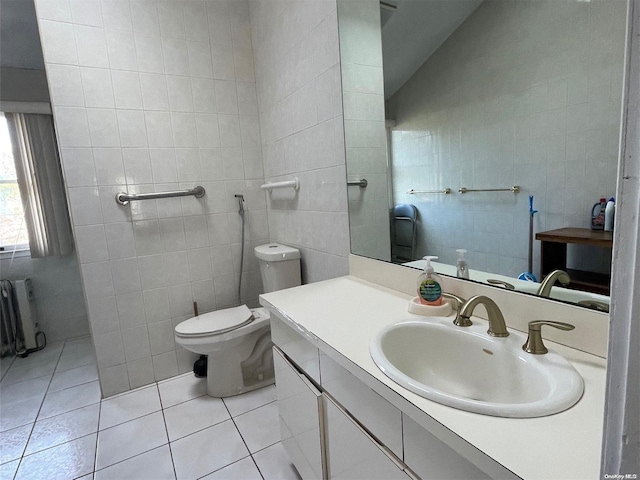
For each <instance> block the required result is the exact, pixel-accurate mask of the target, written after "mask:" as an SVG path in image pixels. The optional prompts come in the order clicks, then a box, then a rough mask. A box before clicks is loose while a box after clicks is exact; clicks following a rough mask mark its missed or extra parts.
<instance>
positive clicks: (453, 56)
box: [390, 0, 626, 276]
mask: <svg viewBox="0 0 640 480" xmlns="http://www.w3.org/2000/svg"><path fill="white" fill-rule="evenodd" d="M625 12H626V2H625V1H623V0H594V1H592V2H537V1H533V2H510V1H502V0H495V1H494V0H492V1H486V2H484V3H483V4H482V5H481V6H480V7H479V8H478V9H477V10H476V11H475V12H474V13H473V14H472V15H471V16H470V17H469V18H468V19H467V20H466V21H465V22H464V23H463V24H462V25H461V26H460V28H459V29H458V30H456V32H454V33H453V34H452V35H451V36H450V37H449V38H448V39H447V41H446V42H445V43H444V44H443V45H442V46H441V47H440V49H439V50H437V51H436V52H435V53H434V55H433V56H432V57H431V58H430V59H429V60H428V61H427V62H425V64H423V65H422V67H421V68H420V69H419V70H418V71H417V72H416V73H415V74H414V75H413V77H411V79H409V80H408V81H407V83H406V84H405V85H404V86H403V87H402V88H401V89H400V90H399V91H398V92H397V93H396V94H395V95H394V96H393V97H392V98H391V100H390V113H391V117H392V118H394V119H395V120H396V127H395V128H394V129H393V134H392V138H393V140H392V145H393V179H394V201H395V202H396V203H414V204H416V206H418V207H419V209H420V211H421V230H420V233H419V249H418V250H419V251H418V253H419V255H426V254H433V255H439V256H440V259H441V261H445V262H446V263H454V262H455V261H456V258H457V255H456V253H455V249H457V248H466V249H468V250H470V252H469V263H470V265H471V268H476V269H479V270H486V271H491V272H497V273H501V274H503V275H509V276H514V275H516V276H517V275H518V274H519V273H521V272H523V271H525V270H526V269H527V251H528V231H529V214H528V196H529V195H534V197H535V205H534V207H535V208H536V209H537V210H538V211H539V213H538V214H537V215H536V216H535V225H534V228H535V231H543V230H549V229H555V228H560V227H569V226H572V227H583V228H588V227H589V225H590V223H589V222H590V212H591V208H592V206H593V204H594V203H595V202H597V201H598V199H599V197H600V196H606V197H611V196H613V195H615V189H616V165H617V155H618V142H619V129H620V111H621V96H622V72H623V69H622V62H623V53H624V47H623V45H624V37H625ZM512 185H520V187H521V192H520V194H518V195H517V196H516V195H511V194H505V193H496V194H484V195H483V197H482V198H480V197H479V196H478V195H475V196H474V197H472V198H471V197H470V196H469V195H465V196H462V195H457V194H454V195H447V196H444V195H432V196H428V197H427V196H425V197H418V196H407V195H404V194H403V192H406V191H407V190H409V189H410V188H415V189H424V190H435V189H441V188H445V187H450V188H452V189H457V188H459V187H461V186H465V187H467V188H504V187H510V186H512ZM600 250H601V249H600ZM539 251H540V248H539V244H538V242H536V244H535V245H534V253H535V257H534V266H535V267H536V269H537V266H538V264H539V259H538V255H539ZM569 262H570V265H571V262H573V265H572V266H574V267H576V268H585V269H588V270H593V269H597V270H604V271H608V269H609V268H610V262H611V258H610V256H609V257H605V256H604V254H603V253H602V252H600V251H598V252H591V251H589V252H584V251H583V252H581V253H580V255H578V257H577V258H574V259H571V251H570V259H569Z"/></svg>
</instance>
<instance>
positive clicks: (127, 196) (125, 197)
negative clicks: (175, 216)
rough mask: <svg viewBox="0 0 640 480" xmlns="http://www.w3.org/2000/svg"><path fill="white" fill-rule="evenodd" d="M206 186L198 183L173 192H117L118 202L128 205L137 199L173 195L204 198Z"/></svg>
mask: <svg viewBox="0 0 640 480" xmlns="http://www.w3.org/2000/svg"><path fill="white" fill-rule="evenodd" d="M205 193H206V192H205V190H204V187H202V186H200V185H198V186H197V187H194V188H192V189H191V190H175V191H171V192H157V193H124V192H118V193H116V202H118V203H119V204H120V205H127V204H128V203H129V202H134V201H137V200H153V199H157V198H171V197H188V196H191V195H193V196H194V197H196V198H202V197H204V194H205Z"/></svg>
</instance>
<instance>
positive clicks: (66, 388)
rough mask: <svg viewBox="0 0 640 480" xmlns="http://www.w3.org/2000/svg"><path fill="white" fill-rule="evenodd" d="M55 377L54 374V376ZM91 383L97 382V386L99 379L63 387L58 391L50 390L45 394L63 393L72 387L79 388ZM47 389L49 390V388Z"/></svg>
mask: <svg viewBox="0 0 640 480" xmlns="http://www.w3.org/2000/svg"><path fill="white" fill-rule="evenodd" d="M54 376H55V374H54ZM52 380H53V379H52ZM91 382H98V384H99V383H100V380H99V379H97V378H96V379H94V380H88V381H86V382H82V383H78V384H77V385H71V386H70V387H65V388H61V389H60V390H52V391H49V390H48V389H47V393H58V392H64V391H65V390H69V389H70V388H74V387H79V386H80V385H86V384H87V383H91ZM49 388H51V386H49Z"/></svg>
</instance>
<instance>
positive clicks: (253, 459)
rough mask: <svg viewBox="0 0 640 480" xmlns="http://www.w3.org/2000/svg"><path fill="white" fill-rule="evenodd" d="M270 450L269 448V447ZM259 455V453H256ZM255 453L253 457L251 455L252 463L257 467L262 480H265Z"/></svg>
mask: <svg viewBox="0 0 640 480" xmlns="http://www.w3.org/2000/svg"><path fill="white" fill-rule="evenodd" d="M267 448H268V447H267ZM256 453H257V452H256ZM253 455H254V454H253V453H252V454H251V455H249V456H250V457H251V461H252V462H253V464H254V465H255V466H256V470H258V473H259V474H260V476H261V477H262V479H263V480H264V475H263V474H262V470H260V466H259V465H258V462H256V459H255V458H254V457H253Z"/></svg>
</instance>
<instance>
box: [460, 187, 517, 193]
mask: <svg viewBox="0 0 640 480" xmlns="http://www.w3.org/2000/svg"><path fill="white" fill-rule="evenodd" d="M458 192H460V193H470V192H512V193H519V192H520V187H519V186H518V185H514V186H513V187H511V188H480V189H477V190H474V189H471V188H465V187H460V188H459V189H458Z"/></svg>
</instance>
